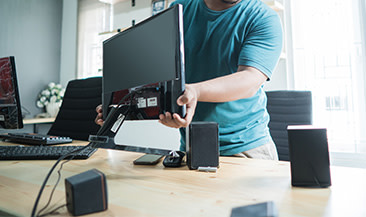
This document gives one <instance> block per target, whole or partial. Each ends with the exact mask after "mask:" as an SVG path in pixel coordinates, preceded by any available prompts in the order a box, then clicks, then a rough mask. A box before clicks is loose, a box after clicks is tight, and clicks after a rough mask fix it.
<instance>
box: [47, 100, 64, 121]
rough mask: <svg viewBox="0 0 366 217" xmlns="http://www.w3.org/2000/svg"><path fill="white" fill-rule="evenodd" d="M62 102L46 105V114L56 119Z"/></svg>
mask: <svg viewBox="0 0 366 217" xmlns="http://www.w3.org/2000/svg"><path fill="white" fill-rule="evenodd" d="M60 106H61V102H54V103H48V104H47V105H46V112H47V114H48V115H49V116H50V117H56V115H57V113H58V111H59V110H60Z"/></svg>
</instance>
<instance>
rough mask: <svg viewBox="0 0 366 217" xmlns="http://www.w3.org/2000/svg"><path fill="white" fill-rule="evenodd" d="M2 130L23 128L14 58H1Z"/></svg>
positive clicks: (0, 101)
mask: <svg viewBox="0 0 366 217" xmlns="http://www.w3.org/2000/svg"><path fill="white" fill-rule="evenodd" d="M0 128H5V129H20V128H23V119H22V112H21V107H20V97H19V90H18V82H17V76H16V70H15V59H14V57H12V56H11V57H4V58H0Z"/></svg>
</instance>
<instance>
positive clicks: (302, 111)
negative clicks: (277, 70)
mask: <svg viewBox="0 0 366 217" xmlns="http://www.w3.org/2000/svg"><path fill="white" fill-rule="evenodd" d="M266 94H267V99H268V100H267V110H268V113H269V115H270V122H269V130H270V133H271V136H272V138H273V141H274V143H275V144H276V147H277V152H278V157H279V159H280V160H285V161H289V160H290V156H289V145H288V137H287V126H288V125H309V124H312V119H313V115H312V114H313V112H312V96H311V92H310V91H267V92H266Z"/></svg>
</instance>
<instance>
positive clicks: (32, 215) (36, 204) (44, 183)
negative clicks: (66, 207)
mask: <svg viewBox="0 0 366 217" xmlns="http://www.w3.org/2000/svg"><path fill="white" fill-rule="evenodd" d="M91 144H92V143H89V144H88V145H86V146H83V147H82V148H79V149H75V150H73V151H71V152H69V153H67V154H64V155H63V156H61V157H59V158H58V159H57V161H56V163H55V164H54V165H53V166H52V168H51V169H50V171H49V172H48V174H47V176H46V178H45V180H44V181H43V183H42V186H41V189H40V190H39V192H38V195H37V198H36V201H35V203H34V206H33V210H32V214H31V217H35V216H36V210H37V206H38V203H39V200H40V198H41V195H42V192H43V190H44V188H45V186H46V184H47V181H48V179H49V178H50V176H51V174H52V172H53V170H54V169H55V168H56V166H57V165H58V164H59V163H60V161H62V160H63V159H65V158H67V157H69V156H70V155H72V154H74V153H78V152H81V151H83V150H84V149H86V148H87V147H90V146H91Z"/></svg>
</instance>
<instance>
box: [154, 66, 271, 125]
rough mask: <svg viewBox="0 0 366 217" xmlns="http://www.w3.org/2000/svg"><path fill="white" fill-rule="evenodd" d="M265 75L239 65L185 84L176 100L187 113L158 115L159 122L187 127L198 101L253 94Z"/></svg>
mask: <svg viewBox="0 0 366 217" xmlns="http://www.w3.org/2000/svg"><path fill="white" fill-rule="evenodd" d="M267 79H268V78H267V76H266V75H264V74H263V73H262V72H260V71H259V70H257V69H256V68H253V67H248V66H239V67H238V71H237V72H236V73H233V74H230V75H226V76H222V77H218V78H214V79H211V80H207V81H202V82H198V83H194V84H187V85H186V90H185V92H184V93H183V95H182V96H180V97H179V98H178V100H177V104H178V105H180V106H182V105H186V107H187V115H186V117H185V118H184V119H183V118H181V117H180V116H179V115H178V114H173V115H172V114H170V113H169V112H167V113H166V114H165V115H163V114H161V115H160V116H159V118H160V122H161V123H162V124H164V125H166V126H169V127H174V128H181V127H187V126H188V125H189V124H190V123H191V121H192V118H193V115H194V112H195V109H196V105H197V102H198V101H201V102H229V101H234V100H238V99H245V98H250V97H252V96H254V94H255V93H256V92H257V91H258V89H259V88H260V87H261V85H262V84H263V83H264V82H265V81H266V80H267Z"/></svg>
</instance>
